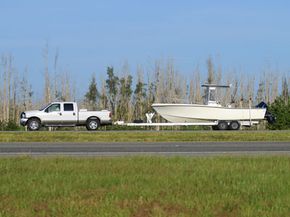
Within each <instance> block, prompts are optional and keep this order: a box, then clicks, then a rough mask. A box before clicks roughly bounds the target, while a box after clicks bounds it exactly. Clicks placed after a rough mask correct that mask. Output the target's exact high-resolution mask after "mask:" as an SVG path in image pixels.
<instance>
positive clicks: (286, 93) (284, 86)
mask: <svg viewBox="0 0 290 217" xmlns="http://www.w3.org/2000/svg"><path fill="white" fill-rule="evenodd" d="M282 97H283V99H284V102H285V103H286V104H287V103H288V99H289V90H288V83H287V79H286V78H285V77H284V78H282Z"/></svg>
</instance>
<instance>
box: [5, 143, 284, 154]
mask: <svg viewBox="0 0 290 217" xmlns="http://www.w3.org/2000/svg"><path fill="white" fill-rule="evenodd" d="M232 154H238V155H243V154H247V155H251V154H283V155H289V154H290V142H166V143H146V142H142V143H0V156H19V155H20V156H22V155H29V156H30V155H31V156H67V155H68V156H127V155H166V156H167V155H169V156H170V155H173V156H175V155H185V156H203V155H232Z"/></svg>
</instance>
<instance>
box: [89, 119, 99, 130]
mask: <svg viewBox="0 0 290 217" xmlns="http://www.w3.org/2000/svg"><path fill="white" fill-rule="evenodd" d="M89 126H90V129H92V130H95V129H97V128H98V123H97V122H96V121H91V122H90V124H89Z"/></svg>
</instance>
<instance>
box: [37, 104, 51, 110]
mask: <svg viewBox="0 0 290 217" xmlns="http://www.w3.org/2000/svg"><path fill="white" fill-rule="evenodd" d="M49 105H50V103H48V104H47V105H45V106H43V107H42V108H41V109H39V111H42V110H44V109H45V108H46V107H48V106H49Z"/></svg>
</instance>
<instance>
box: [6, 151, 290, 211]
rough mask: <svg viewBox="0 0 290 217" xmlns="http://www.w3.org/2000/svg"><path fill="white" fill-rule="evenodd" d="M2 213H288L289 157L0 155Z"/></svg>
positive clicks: (289, 203) (289, 190)
mask: <svg viewBox="0 0 290 217" xmlns="http://www.w3.org/2000/svg"><path fill="white" fill-rule="evenodd" d="M0 174H1V182H0V216H17V217H21V216H108V217H112V216H217V217H222V216H253V217H256V216H273V217H274V216H275V217H277V216H290V157H287V156H284V157H283V156H282V157H281V156H280V157H206V158H205V157H199V158H198V157H197V158H185V157H172V158H166V157H131V158H29V157H22V158H1V159H0Z"/></svg>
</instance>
